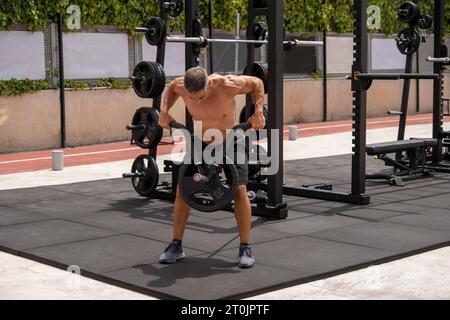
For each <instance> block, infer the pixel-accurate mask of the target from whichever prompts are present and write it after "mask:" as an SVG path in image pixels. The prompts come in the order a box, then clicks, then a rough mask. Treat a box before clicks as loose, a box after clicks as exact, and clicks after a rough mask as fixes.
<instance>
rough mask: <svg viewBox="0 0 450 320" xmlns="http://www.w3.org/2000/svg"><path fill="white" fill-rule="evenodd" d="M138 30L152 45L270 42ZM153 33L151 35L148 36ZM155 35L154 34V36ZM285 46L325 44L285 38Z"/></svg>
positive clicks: (148, 29)
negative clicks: (179, 35) (170, 43)
mask: <svg viewBox="0 0 450 320" xmlns="http://www.w3.org/2000/svg"><path fill="white" fill-rule="evenodd" d="M135 30H136V32H141V33H145V34H146V39H147V41H148V42H149V44H151V45H159V44H161V43H162V41H164V40H165V41H166V42H181V43H193V44H196V45H199V46H202V47H206V46H207V45H208V44H209V43H247V44H254V45H261V44H267V43H269V41H268V40H247V39H208V38H206V37H203V36H199V37H178V36H175V37H174V36H166V37H165V39H164V38H163V37H161V36H160V34H161V33H159V34H156V33H155V31H157V30H161V28H153V27H152V28H145V27H136V28H135ZM149 34H151V36H148V35H149ZM153 35H154V36H153ZM283 44H284V45H285V46H291V47H318V46H323V41H306V40H297V39H294V40H285V41H283Z"/></svg>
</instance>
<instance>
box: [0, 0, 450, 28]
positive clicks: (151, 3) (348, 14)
mask: <svg viewBox="0 0 450 320" xmlns="http://www.w3.org/2000/svg"><path fill="white" fill-rule="evenodd" d="M284 2H285V21H286V28H287V30H289V31H293V32H306V31H312V32H316V31H320V30H322V29H323V28H324V26H326V27H327V29H328V30H329V31H335V32H351V31H352V25H353V17H352V4H353V0H327V1H326V5H325V6H322V1H321V0H285V1H284ZM369 2H370V4H376V5H379V6H380V8H381V10H382V30H381V31H382V32H385V33H393V32H395V31H397V30H399V29H400V27H401V25H400V24H399V23H398V22H397V19H396V8H397V7H398V5H399V4H400V3H401V2H403V0H402V1H399V0H369ZM207 3H208V1H207V0H200V6H201V9H202V12H204V13H205V15H206V13H207ZM213 3H214V9H213V11H214V27H215V28H219V29H224V30H233V29H234V21H235V14H236V12H241V13H242V15H243V18H244V19H243V22H244V23H243V25H242V27H243V28H244V27H245V18H246V11H247V10H246V8H247V0H213ZM420 3H421V5H422V8H423V11H424V12H430V13H431V12H432V9H433V8H432V7H433V1H432V0H421V1H420ZM72 4H77V5H79V6H80V8H81V14H82V24H83V25H115V26H118V27H119V28H121V29H122V30H126V31H128V32H130V33H132V34H133V33H134V27H135V26H139V25H143V24H144V23H145V21H146V20H148V19H149V18H150V17H151V16H154V15H156V14H157V12H158V7H157V4H156V1H155V0H128V1H127V0H103V1H92V0H59V1H58V0H27V1H23V0H8V1H1V2H0V29H8V28H10V27H11V26H12V25H14V24H25V25H26V26H27V27H28V28H29V29H30V30H35V29H38V28H41V27H45V26H47V25H48V24H49V23H50V22H51V21H52V20H54V17H55V15H56V13H57V12H63V13H64V14H65V15H66V16H67V14H66V13H65V9H66V8H67V7H68V6H69V5H72ZM445 6H446V7H445V11H446V17H447V18H446V20H447V21H446V32H447V33H449V32H450V1H446V5H445ZM181 20H182V19H181Z"/></svg>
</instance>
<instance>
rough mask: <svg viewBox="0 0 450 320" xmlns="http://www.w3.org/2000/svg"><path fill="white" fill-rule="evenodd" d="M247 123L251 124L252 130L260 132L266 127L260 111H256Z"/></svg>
mask: <svg viewBox="0 0 450 320" xmlns="http://www.w3.org/2000/svg"><path fill="white" fill-rule="evenodd" d="M248 123H250V124H251V126H252V129H255V130H261V129H264V127H265V126H266V118H264V114H263V112H262V111H259V110H256V111H255V113H254V114H253V115H252V116H251V117H250V118H248Z"/></svg>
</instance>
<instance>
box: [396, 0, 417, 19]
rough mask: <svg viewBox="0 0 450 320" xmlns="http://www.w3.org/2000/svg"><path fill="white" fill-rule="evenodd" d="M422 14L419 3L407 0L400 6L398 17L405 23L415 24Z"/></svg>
mask: <svg viewBox="0 0 450 320" xmlns="http://www.w3.org/2000/svg"><path fill="white" fill-rule="evenodd" d="M419 15H420V7H419V5H418V4H417V3H413V2H405V3H402V4H401V5H400V6H399V8H398V13H397V17H398V19H399V20H400V21H401V22H403V23H409V24H411V25H412V24H415V23H416V22H417V19H418V18H419Z"/></svg>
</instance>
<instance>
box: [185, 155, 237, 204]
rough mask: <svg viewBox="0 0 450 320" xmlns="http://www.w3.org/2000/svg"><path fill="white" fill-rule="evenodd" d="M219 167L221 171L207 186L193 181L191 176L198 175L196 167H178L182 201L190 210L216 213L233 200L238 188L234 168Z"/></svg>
mask: <svg viewBox="0 0 450 320" xmlns="http://www.w3.org/2000/svg"><path fill="white" fill-rule="evenodd" d="M228 161H230V160H229V159H228ZM220 166H221V170H219V172H218V173H217V174H216V175H215V176H214V178H213V179H212V181H211V182H210V183H208V184H206V183H204V182H196V181H194V179H193V176H194V174H195V173H198V168H197V166H196V165H193V164H182V165H181V166H180V172H179V178H178V185H179V187H180V192H181V195H182V197H183V199H184V200H185V201H186V203H187V204H188V205H189V206H190V207H191V208H193V209H195V210H198V211H203V212H212V211H217V210H220V209H222V208H224V207H225V206H226V205H227V204H229V203H230V202H231V201H232V200H233V199H234V196H235V193H236V190H237V186H238V172H237V169H236V166H235V165H233V164H223V165H220ZM204 167H205V173H206V174H208V167H207V166H206V165H204Z"/></svg>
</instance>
